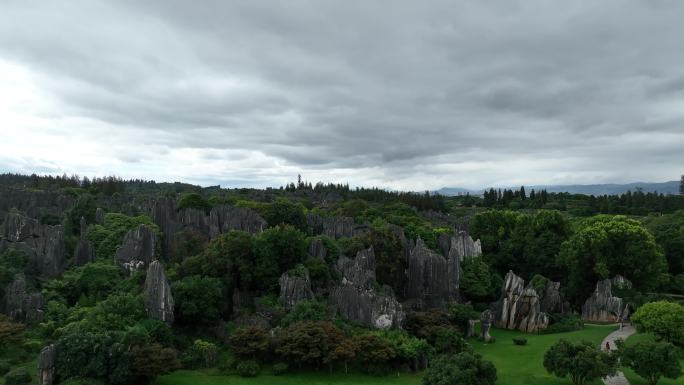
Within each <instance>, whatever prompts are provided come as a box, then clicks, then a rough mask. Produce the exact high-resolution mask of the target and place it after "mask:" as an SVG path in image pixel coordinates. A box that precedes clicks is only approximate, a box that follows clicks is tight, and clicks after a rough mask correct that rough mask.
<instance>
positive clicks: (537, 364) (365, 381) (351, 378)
mask: <svg viewBox="0 0 684 385" xmlns="http://www.w3.org/2000/svg"><path fill="white" fill-rule="evenodd" d="M613 330H615V326H609V325H588V326H587V327H586V328H585V329H583V330H580V331H575V332H568V333H558V334H547V335H528V334H524V333H520V332H515V331H509V330H493V331H492V335H493V336H494V337H495V338H496V341H497V342H496V343H494V344H489V345H486V344H483V343H481V342H478V341H476V340H472V341H470V342H471V344H472V345H473V347H474V348H475V350H476V351H477V352H478V353H480V354H482V355H483V356H484V357H485V358H486V359H488V360H491V361H492V362H494V365H496V368H497V372H498V377H499V380H498V381H497V384H498V385H555V384H563V385H568V384H570V381H569V380H562V379H558V378H555V377H552V376H550V375H549V374H547V373H546V370H545V369H544V367H543V365H542V361H543V357H544V352H546V350H547V349H548V348H549V347H550V346H551V345H552V344H553V343H555V342H556V341H557V340H559V339H560V338H565V339H568V340H572V341H579V340H587V341H591V342H594V343H596V345H598V344H599V343H600V342H601V340H602V339H603V338H604V337H605V336H606V335H608V333H610V332H612V331H613ZM514 337H524V338H527V341H528V342H527V345H525V346H518V345H514V344H513V338H514ZM420 382H421V375H420V374H417V375H413V374H402V375H400V376H398V377H397V376H387V377H372V376H366V375H362V374H349V375H345V374H343V373H340V372H336V373H335V374H333V375H332V376H331V375H329V374H328V373H327V372H326V371H324V370H323V371H321V372H301V373H291V374H287V375H284V376H271V375H261V376H259V377H256V378H241V377H238V376H221V375H216V374H215V372H211V371H205V372H203V371H190V370H180V371H177V372H175V373H172V374H169V375H167V376H163V377H160V378H159V379H158V380H157V382H156V383H155V385H257V384H258V385H261V384H269V385H303V384H306V385H328V384H331V385H357V384H358V385H376V384H388V385H394V384H396V385H419V384H420ZM595 384H596V385H599V384H601V382H600V381H597V382H596V383H595ZM591 385H594V384H591ZM668 385H669V384H668Z"/></svg>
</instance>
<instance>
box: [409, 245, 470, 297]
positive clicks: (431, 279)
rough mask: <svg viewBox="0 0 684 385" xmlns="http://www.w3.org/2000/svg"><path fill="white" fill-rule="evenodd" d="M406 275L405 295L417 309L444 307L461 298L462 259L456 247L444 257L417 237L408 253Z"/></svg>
mask: <svg viewBox="0 0 684 385" xmlns="http://www.w3.org/2000/svg"><path fill="white" fill-rule="evenodd" d="M407 275H408V284H407V289H406V298H408V299H410V300H412V301H414V302H415V303H414V306H415V308H416V309H419V310H424V309H430V308H443V307H445V306H446V304H447V303H448V302H449V301H453V300H456V299H458V289H459V277H460V261H459V259H458V253H457V251H456V250H454V249H453V248H452V250H451V251H450V252H449V258H448V259H445V258H444V257H443V256H441V255H440V254H438V253H435V252H434V251H432V250H430V249H429V248H428V247H427V246H425V243H424V242H423V240H422V239H420V238H418V240H416V245H415V247H414V248H413V250H411V254H410V255H409V263H408V271H407Z"/></svg>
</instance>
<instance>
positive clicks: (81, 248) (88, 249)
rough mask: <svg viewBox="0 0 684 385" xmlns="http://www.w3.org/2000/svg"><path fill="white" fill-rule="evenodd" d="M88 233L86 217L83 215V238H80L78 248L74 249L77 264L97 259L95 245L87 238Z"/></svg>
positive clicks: (80, 264)
mask: <svg viewBox="0 0 684 385" xmlns="http://www.w3.org/2000/svg"><path fill="white" fill-rule="evenodd" d="M87 233H88V226H87V224H86V221H85V218H83V217H81V238H80V239H79V240H78V244H77V245H76V249H74V264H75V265H76V266H83V265H85V264H86V263H90V262H92V261H94V260H95V247H94V246H93V244H92V242H90V241H89V240H88V239H87V238H86V235H87Z"/></svg>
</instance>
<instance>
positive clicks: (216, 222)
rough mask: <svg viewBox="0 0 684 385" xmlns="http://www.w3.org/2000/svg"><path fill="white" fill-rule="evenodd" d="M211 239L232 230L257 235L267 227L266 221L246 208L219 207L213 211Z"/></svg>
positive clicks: (210, 214)
mask: <svg viewBox="0 0 684 385" xmlns="http://www.w3.org/2000/svg"><path fill="white" fill-rule="evenodd" d="M209 217H210V221H209V222H210V232H209V236H210V237H212V238H213V237H215V236H217V235H219V234H222V233H227V232H228V231H231V230H240V231H245V232H248V233H252V234H256V233H259V232H261V231H263V230H264V229H265V228H266V227H267V223H266V220H265V219H264V218H262V217H261V216H260V215H259V214H257V213H256V212H255V211H254V210H251V209H248V208H246V207H235V206H219V207H214V208H213V209H211V212H210V213H209Z"/></svg>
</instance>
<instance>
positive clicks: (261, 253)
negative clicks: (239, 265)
mask: <svg viewBox="0 0 684 385" xmlns="http://www.w3.org/2000/svg"><path fill="white" fill-rule="evenodd" d="M306 247H307V242H306V235H304V233H302V232H301V231H299V230H297V229H296V228H294V227H292V226H289V225H281V226H277V227H271V228H269V229H267V230H265V231H263V232H261V233H260V234H259V235H258V236H257V237H256V238H255V239H254V256H255V259H254V264H252V265H251V271H252V274H253V277H254V285H255V287H256V289H257V291H260V292H276V291H277V288H278V278H279V277H280V274H281V273H282V272H285V271H287V270H290V269H292V268H293V267H295V266H296V265H297V264H298V263H300V262H302V260H303V259H304V256H305V255H306Z"/></svg>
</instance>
